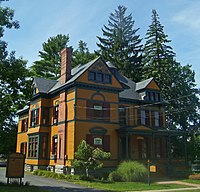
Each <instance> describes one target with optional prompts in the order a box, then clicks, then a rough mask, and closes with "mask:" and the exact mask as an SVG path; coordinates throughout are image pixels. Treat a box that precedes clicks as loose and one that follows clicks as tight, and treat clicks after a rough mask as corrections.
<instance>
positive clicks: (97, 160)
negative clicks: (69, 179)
mask: <svg viewBox="0 0 200 192" xmlns="http://www.w3.org/2000/svg"><path fill="white" fill-rule="evenodd" d="M109 157H110V153H107V152H104V151H102V150H101V149H99V148H96V149H94V148H93V147H92V146H90V145H88V144H87V143H86V141H85V140H82V141H81V143H80V144H79V146H78V150H77V152H76V153H75V159H74V160H73V161H72V166H73V167H74V168H75V169H76V168H77V169H84V170H85V171H86V175H87V177H88V176H89V169H93V170H94V169H97V168H101V167H102V166H103V163H102V162H101V160H103V159H108V158H109Z"/></svg>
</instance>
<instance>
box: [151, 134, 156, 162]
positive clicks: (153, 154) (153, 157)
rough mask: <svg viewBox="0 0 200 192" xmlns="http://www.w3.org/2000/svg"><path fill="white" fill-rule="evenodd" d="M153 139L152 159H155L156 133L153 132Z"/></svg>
mask: <svg viewBox="0 0 200 192" xmlns="http://www.w3.org/2000/svg"><path fill="white" fill-rule="evenodd" d="M151 138H152V140H151V151H152V159H153V161H155V157H156V155H155V133H152V137H151Z"/></svg>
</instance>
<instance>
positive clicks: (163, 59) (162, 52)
mask: <svg viewBox="0 0 200 192" xmlns="http://www.w3.org/2000/svg"><path fill="white" fill-rule="evenodd" d="M145 39H146V42H145V45H144V54H143V63H144V69H143V78H144V79H146V78H149V77H154V78H155V79H156V80H157V82H158V84H159V86H160V88H161V93H162V97H163V99H165V100H167V101H169V105H167V107H166V108H167V111H168V113H167V122H168V126H169V128H177V127H181V128H182V129H187V128H188V127H189V125H190V124H191V123H192V124H194V123H197V119H198V116H199V114H198V112H197V110H198V107H199V99H198V97H197V96H196V93H197V90H196V89H195V86H196V84H195V79H194V75H195V74H194V72H193V71H192V70H191V66H190V65H186V66H181V64H180V63H178V62H177V61H176V60H175V53H174V52H173V49H172V47H171V46H169V45H168V44H169V43H170V42H171V41H170V40H168V36H167V35H166V34H165V33H164V27H163V26H162V25H161V23H160V21H159V16H158V14H157V12H156V10H153V11H152V24H151V25H150V26H149V29H148V30H147V33H146V38H145Z"/></svg>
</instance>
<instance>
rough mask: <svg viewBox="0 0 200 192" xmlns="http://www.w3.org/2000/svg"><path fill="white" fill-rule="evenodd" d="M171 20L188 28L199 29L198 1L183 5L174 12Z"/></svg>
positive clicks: (199, 6)
mask: <svg viewBox="0 0 200 192" xmlns="http://www.w3.org/2000/svg"><path fill="white" fill-rule="evenodd" d="M172 20H173V21H174V22H176V23H178V24H181V25H184V26H185V27H187V29H188V30H200V2H197V3H193V4H192V5H190V6H187V7H185V9H183V10H181V11H180V12H178V13H177V14H175V16H174V17H173V18H172Z"/></svg>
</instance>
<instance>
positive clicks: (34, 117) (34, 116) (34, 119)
mask: <svg viewBox="0 0 200 192" xmlns="http://www.w3.org/2000/svg"><path fill="white" fill-rule="evenodd" d="M38 125H39V108H37V109H33V110H32V111H31V127H36V126H38Z"/></svg>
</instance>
